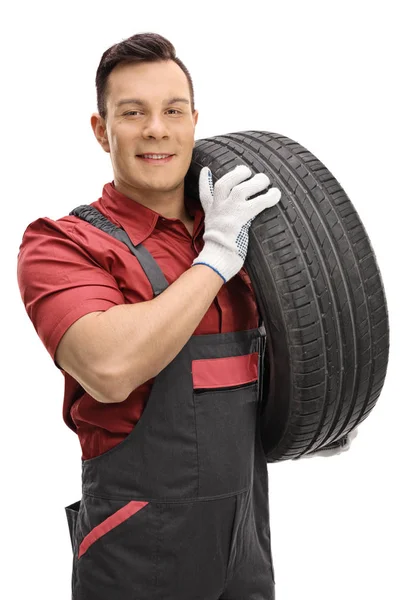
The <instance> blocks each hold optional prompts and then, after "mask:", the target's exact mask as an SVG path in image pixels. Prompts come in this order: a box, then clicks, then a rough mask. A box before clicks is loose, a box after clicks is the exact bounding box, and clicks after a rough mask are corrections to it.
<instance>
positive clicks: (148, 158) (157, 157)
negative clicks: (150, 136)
mask: <svg viewBox="0 0 400 600" xmlns="http://www.w3.org/2000/svg"><path fill="white" fill-rule="evenodd" d="M137 156H138V158H141V159H142V160H144V161H145V162H148V163H153V164H155V163H158V164H164V163H166V162H169V161H170V160H171V159H172V158H173V157H174V155H173V154H138V155H137Z"/></svg>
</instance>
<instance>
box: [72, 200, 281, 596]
mask: <svg viewBox="0 0 400 600" xmlns="http://www.w3.org/2000/svg"><path fill="white" fill-rule="evenodd" d="M70 214H74V215H75V216H78V217H80V218H82V219H85V220H86V221H88V222H89V223H91V224H92V225H94V226H96V227H98V228H100V229H102V230H104V231H106V232H107V233H109V234H110V235H113V236H114V237H116V238H117V239H119V240H121V241H123V242H124V243H125V244H126V245H127V246H128V248H129V249H130V250H131V252H132V253H133V254H134V255H135V256H136V257H137V258H138V260H139V261H140V263H141V265H142V267H143V269H144V271H145V273H146V275H147V277H148V279H149V281H150V283H151V285H152V287H153V290H154V295H155V296H157V295H158V294H159V293H161V292H162V291H163V290H165V289H166V288H167V287H168V282H167V280H166V279H165V277H164V275H163V273H162V272H161V270H160V268H159V266H158V264H157V262H156V261H155V260H154V259H153V257H152V256H151V254H150V253H149V252H148V251H147V249H146V248H144V246H143V245H138V246H136V247H135V246H134V245H133V244H132V242H131V240H130V239H129V237H128V235H127V234H126V232H125V231H124V230H123V229H122V228H119V227H117V226H115V225H114V224H113V223H111V222H110V221H109V220H108V219H107V218H106V217H104V216H103V215H102V214H101V213H100V212H99V211H97V210H96V209H95V208H94V207H91V206H89V205H83V206H80V207H77V208H76V209H74V211H72V212H71V213H70ZM171 325H172V326H173V324H171ZM265 335H266V332H265V328H264V326H263V324H262V325H261V326H259V327H258V328H255V329H250V330H246V331H236V332H230V333H218V334H208V335H194V336H192V337H191V338H190V339H189V340H188V342H187V343H186V344H185V346H184V347H183V348H182V349H181V351H180V352H179V354H178V355H177V356H176V357H175V359H174V360H173V361H172V362H171V363H170V364H168V365H167V367H165V368H164V369H163V370H162V371H161V372H160V373H159V374H158V375H157V377H156V378H155V380H154V383H153V387H152V390H151V394H150V396H149V399H148V401H147V403H146V406H145V408H144V411H143V413H142V416H141V417H140V419H139V421H138V422H137V424H136V426H135V427H134V429H133V430H132V431H131V433H130V434H129V435H128V436H127V437H126V438H125V439H124V440H123V441H122V442H120V443H119V444H118V445H117V446H115V447H113V448H111V449H110V450H108V451H106V452H105V453H103V454H101V455H99V456H96V457H94V458H91V459H88V460H82V498H81V500H79V501H78V502H75V503H73V504H71V505H69V506H67V507H65V510H66V514H67V519H68V524H69V531H70V536H71V542H72V549H73V565H72V600H275V580H274V568H273V561H272V555H271V543H270V527H269V499H268V472H267V462H266V460H265V455H264V452H263V448H262V444H261V437H260V431H259V426H258V423H259V419H258V418H257V416H258V412H259V410H260V404H261V402H260V399H261V397H262V384H263V382H262V373H263V368H262V365H263V360H264V352H265ZM154 343H155V344H156V343H157V340H155V341H154Z"/></svg>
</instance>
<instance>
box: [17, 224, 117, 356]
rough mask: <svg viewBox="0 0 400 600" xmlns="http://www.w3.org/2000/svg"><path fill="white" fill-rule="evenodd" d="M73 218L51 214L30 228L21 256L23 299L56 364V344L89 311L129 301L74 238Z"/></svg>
mask: <svg viewBox="0 0 400 600" xmlns="http://www.w3.org/2000/svg"><path fill="white" fill-rule="evenodd" d="M73 228H74V225H73V223H68V222H67V223H65V222H64V223H60V222H59V221H53V220H51V219H49V218H47V217H45V218H40V219H37V220H36V221H33V222H32V223H30V224H29V225H28V227H27V228H26V230H25V232H24V234H23V238H22V243H21V245H20V248H19V253H18V258H17V277H18V285H19V290H20V294H21V298H22V301H23V303H24V305H25V309H26V312H27V314H28V316H29V318H30V320H31V321H32V324H33V326H34V328H35V330H36V332H37V334H38V336H39V337H40V339H41V341H42V342H43V344H44V346H45V347H46V349H47V350H48V352H49V353H50V355H51V357H52V359H53V361H54V363H55V365H56V366H57V367H58V368H60V367H59V365H57V363H56V362H55V358H54V356H55V352H56V349H57V345H58V343H59V341H60V339H61V338H62V336H63V335H64V333H65V332H66V330H67V329H68V327H70V325H72V323H74V322H75V321H76V320H77V319H79V318H80V317H82V316H83V315H85V314H88V313H90V312H94V311H104V310H107V309H109V308H111V307H112V306H116V305H118V304H124V303H125V299H124V296H123V294H122V292H121V290H120V289H119V288H118V285H117V282H116V280H115V279H114V277H113V276H112V275H111V274H110V273H109V272H108V271H106V270H105V269H104V268H102V267H101V266H100V265H99V264H98V263H97V262H96V261H95V260H94V259H93V258H92V257H91V255H90V254H89V252H88V251H87V250H86V249H85V248H83V247H82V246H80V245H79V244H78V243H77V242H76V240H75V239H74V237H73V235H72V233H73Z"/></svg>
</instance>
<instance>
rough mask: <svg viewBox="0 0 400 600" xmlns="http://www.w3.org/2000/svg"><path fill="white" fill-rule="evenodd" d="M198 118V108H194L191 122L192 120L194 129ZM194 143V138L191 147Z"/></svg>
mask: <svg viewBox="0 0 400 600" xmlns="http://www.w3.org/2000/svg"><path fill="white" fill-rule="evenodd" d="M198 118H199V111H198V110H194V111H193V122H194V128H195V129H196V125H197V120H198ZM195 145H196V140H194V142H193V148H194V147H195Z"/></svg>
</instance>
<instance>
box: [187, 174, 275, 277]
mask: <svg viewBox="0 0 400 600" xmlns="http://www.w3.org/2000/svg"><path fill="white" fill-rule="evenodd" d="M249 178H250V179H249ZM246 180H247V181H246ZM270 184H271V182H270V180H269V178H268V177H267V175H265V174H264V173H257V174H256V175H254V176H252V172H251V170H250V169H249V167H246V166H245V165H239V166H237V167H235V168H234V169H232V171H229V173H226V174H225V175H224V176H223V177H221V179H219V180H218V181H217V182H216V184H215V189H214V187H213V182H212V173H211V171H210V169H209V168H208V167H203V168H202V170H201V172H200V178H199V192H200V201H201V204H202V206H203V209H204V215H205V218H204V234H203V240H204V247H203V249H202V251H201V252H200V254H199V256H198V257H197V258H196V259H195V260H194V261H193V263H192V265H196V264H205V265H207V266H209V267H211V268H212V269H213V270H214V271H216V272H217V273H218V274H219V275H220V276H221V277H222V279H223V280H224V282H225V283H226V282H227V281H228V280H229V279H231V277H233V276H234V275H236V273H238V272H239V271H240V269H241V268H242V267H243V264H244V260H245V258H246V254H247V246H248V241H249V227H250V225H251V223H252V221H253V220H254V219H255V217H256V216H257V215H258V214H259V213H260V212H262V211H263V210H265V209H267V208H270V207H271V206H274V205H275V204H276V203H277V202H279V200H280V198H281V192H280V190H278V189H277V188H276V187H271V188H270V189H269V190H268V191H267V192H266V193H265V194H261V195H259V196H256V197H255V198H252V199H251V200H248V198H250V197H251V196H254V195H255V194H258V193H259V192H262V191H263V190H266V189H267V188H268V187H269V186H270Z"/></svg>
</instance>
